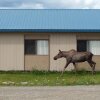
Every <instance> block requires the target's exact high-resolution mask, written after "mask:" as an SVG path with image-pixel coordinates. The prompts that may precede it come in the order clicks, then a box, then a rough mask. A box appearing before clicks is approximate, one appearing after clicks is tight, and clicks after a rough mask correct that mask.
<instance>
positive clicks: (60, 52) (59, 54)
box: [54, 50, 63, 60]
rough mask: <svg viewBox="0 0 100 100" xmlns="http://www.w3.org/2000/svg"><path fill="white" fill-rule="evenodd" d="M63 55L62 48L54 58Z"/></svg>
mask: <svg viewBox="0 0 100 100" xmlns="http://www.w3.org/2000/svg"><path fill="white" fill-rule="evenodd" d="M62 57H63V52H62V51H61V50H59V53H58V54H57V55H56V56H54V60H57V59H58V58H62Z"/></svg>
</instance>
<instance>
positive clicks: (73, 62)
mask: <svg viewBox="0 0 100 100" xmlns="http://www.w3.org/2000/svg"><path fill="white" fill-rule="evenodd" d="M73 65H74V69H75V73H76V72H77V68H76V63H74V62H73Z"/></svg>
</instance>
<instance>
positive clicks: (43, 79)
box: [0, 71, 100, 86]
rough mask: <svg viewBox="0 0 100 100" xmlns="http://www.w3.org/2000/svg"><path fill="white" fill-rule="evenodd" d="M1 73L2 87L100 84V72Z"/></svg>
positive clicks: (0, 81)
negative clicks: (93, 73)
mask: <svg viewBox="0 0 100 100" xmlns="http://www.w3.org/2000/svg"><path fill="white" fill-rule="evenodd" d="M60 75H61V72H45V71H32V72H20V71H17V72H13V71H10V72H0V86H67V85H96V84H100V72H96V74H95V75H92V74H91V72H86V71H79V72H77V73H76V74H75V73H74V72H73V71H71V72H65V73H64V74H63V76H62V77H61V76H60Z"/></svg>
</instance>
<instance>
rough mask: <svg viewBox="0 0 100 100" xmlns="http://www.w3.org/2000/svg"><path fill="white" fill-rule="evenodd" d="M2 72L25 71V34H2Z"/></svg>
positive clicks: (0, 45) (0, 46) (0, 56)
mask: <svg viewBox="0 0 100 100" xmlns="http://www.w3.org/2000/svg"><path fill="white" fill-rule="evenodd" d="M0 70H24V34H18V33H17V34H16V33H13V34H9V33H1V34H0Z"/></svg>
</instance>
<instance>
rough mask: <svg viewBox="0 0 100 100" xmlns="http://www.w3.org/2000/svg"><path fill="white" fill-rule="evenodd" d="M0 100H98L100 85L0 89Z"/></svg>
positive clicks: (99, 99)
mask: <svg viewBox="0 0 100 100" xmlns="http://www.w3.org/2000/svg"><path fill="white" fill-rule="evenodd" d="M0 100H100V85H97V86H58V87H57V86H56V87H55V86H54V87H49V86H46V87H45V86H44V87H0Z"/></svg>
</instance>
